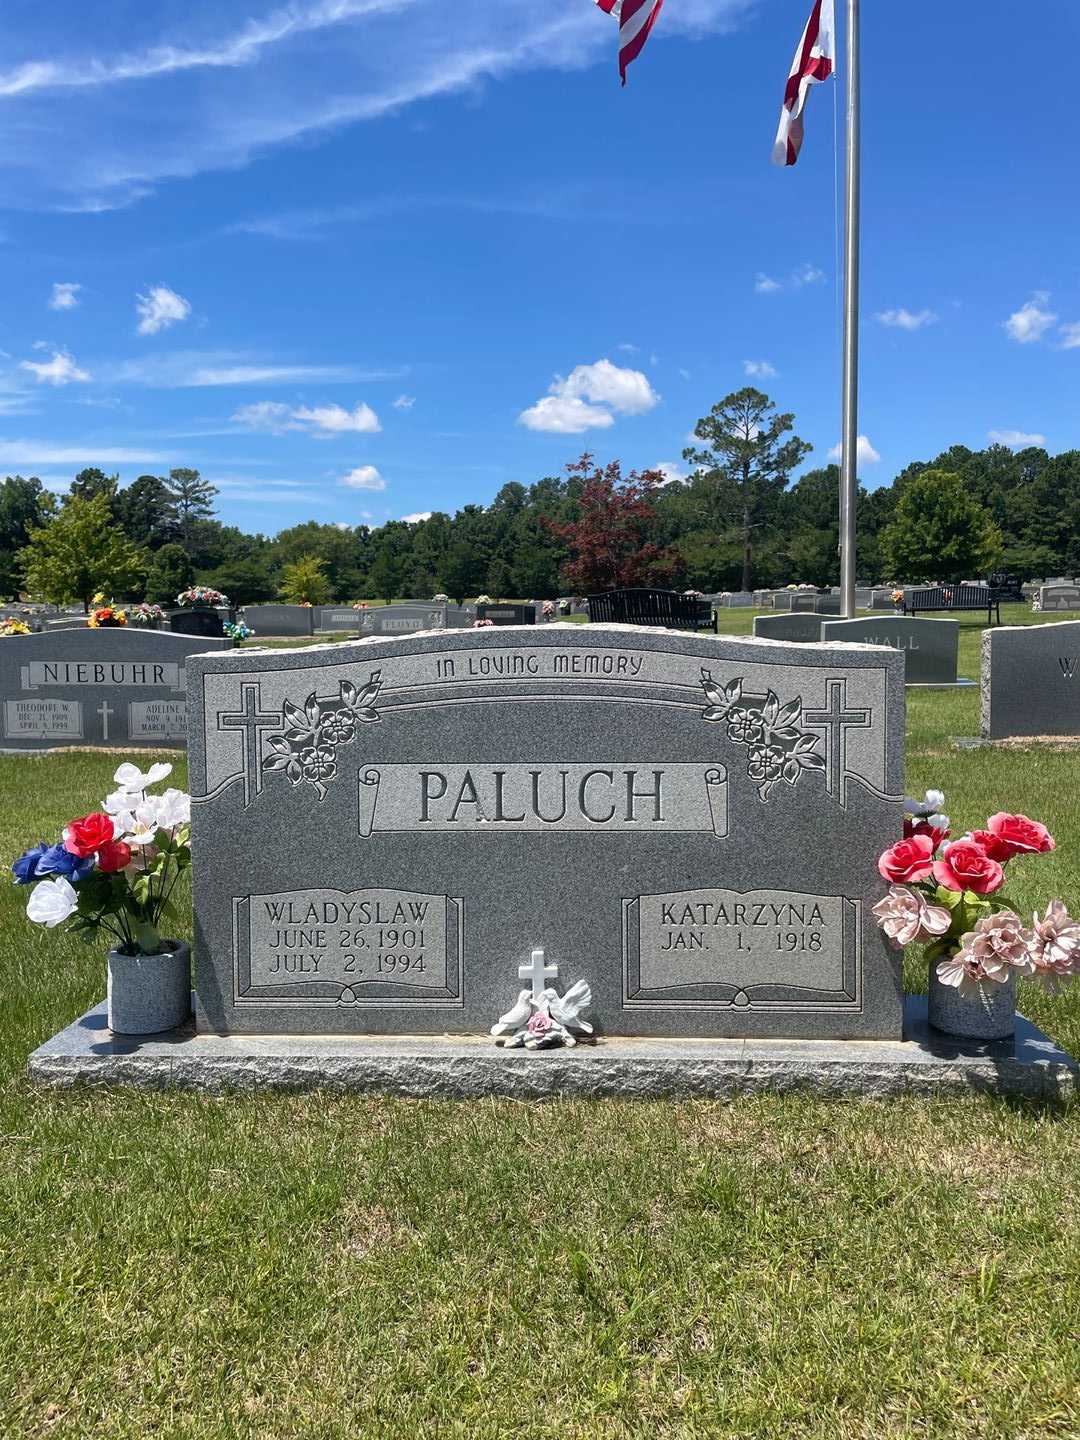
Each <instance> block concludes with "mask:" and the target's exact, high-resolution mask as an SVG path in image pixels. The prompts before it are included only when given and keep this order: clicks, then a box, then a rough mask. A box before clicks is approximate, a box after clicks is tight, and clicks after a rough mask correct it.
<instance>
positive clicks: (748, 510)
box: [0, 387, 1080, 605]
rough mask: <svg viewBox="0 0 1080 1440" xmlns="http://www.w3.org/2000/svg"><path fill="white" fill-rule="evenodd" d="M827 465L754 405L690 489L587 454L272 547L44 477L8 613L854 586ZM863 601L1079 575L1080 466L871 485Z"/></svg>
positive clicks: (996, 466) (746, 396) (950, 463)
mask: <svg viewBox="0 0 1080 1440" xmlns="http://www.w3.org/2000/svg"><path fill="white" fill-rule="evenodd" d="M810 450H811V447H810V446H809V445H808V444H807V443H806V442H805V441H804V440H802V439H800V438H799V436H798V435H797V434H796V433H795V419H794V416H793V415H791V414H788V413H783V412H779V411H777V409H776V407H775V405H774V404H773V402H772V401H771V400H770V399H769V397H768V396H766V395H764V394H763V393H762V392H761V391H759V390H756V389H753V388H752V387H747V388H745V389H742V390H739V391H736V392H733V393H732V394H730V395H727V396H725V397H724V399H723V400H721V401H719V402H718V403H717V404H716V405H714V406H713V408H712V410H711V411H710V412H709V414H708V415H706V416H703V417H702V418H701V419H700V420H699V421H698V423H697V425H696V426H695V430H694V442H693V443H692V444H690V445H688V446H687V448H686V450H685V451H684V459H685V460H686V462H687V464H688V466H689V467H691V470H690V473H689V474H688V476H687V477H686V478H684V479H677V480H670V479H666V478H665V477H664V476H662V475H660V474H659V473H657V472H653V471H644V472H641V473H638V472H631V473H630V474H628V475H624V474H623V473H622V469H621V466H620V464H619V462H618V461H617V460H612V461H609V462H606V463H603V464H601V463H598V462H597V461H596V460H595V459H594V458H593V456H591V455H589V454H586V455H583V456H581V457H580V458H579V459H577V460H574V461H573V462H571V463H570V464H568V465H567V466H566V467H565V472H564V473H563V474H562V475H557V476H556V475H551V476H545V477H544V478H542V479H539V480H536V481H534V482H533V483H531V484H524V483H521V482H519V481H509V482H508V483H507V484H505V485H504V486H503V487H502V489H501V490H500V491H499V492H498V494H497V495H496V496H495V498H494V499H493V500H492V502H491V503H490V504H489V505H477V504H469V505H465V506H463V507H462V508H461V509H459V510H458V511H456V513H454V514H453V515H450V514H448V513H445V512H442V511H436V512H434V513H433V514H432V515H431V516H430V517H429V518H428V519H425V520H421V521H404V520H393V521H389V522H388V523H387V524H385V525H381V526H378V527H377V528H371V527H369V526H367V525H357V526H354V527H349V528H341V527H339V526H337V525H330V524H323V523H320V522H318V521H315V520H308V521H305V522H304V523H302V524H299V525H293V526H290V527H288V528H287V529H285V530H282V531H281V532H280V533H279V534H278V535H276V536H273V537H270V536H266V535H263V534H249V533H247V532H246V531H244V530H241V529H240V528H238V527H237V526H234V525H225V524H223V523H222V522H221V521H220V520H219V519H217V517H216V515H215V513H214V501H215V498H216V496H217V493H218V492H217V490H216V489H215V487H214V486H213V485H212V484H211V483H209V482H208V481H206V480H204V479H203V478H202V477H201V475H200V474H199V472H198V471H197V470H192V469H174V470H170V472H169V473H168V475H162V476H159V475H141V476H139V477H138V479H136V480H135V481H133V482H132V483H131V484H130V485H128V486H126V487H123V488H121V486H120V484H119V480H118V477H117V476H115V475H108V474H106V473H105V472H104V471H102V470H100V469H97V468H89V469H85V470H82V471H80V472H79V474H78V475H76V476H75V478H74V480H73V482H72V485H71V488H70V490H69V491H68V492H67V493H66V494H65V495H63V496H62V497H59V498H58V497H55V496H53V495H52V494H50V493H49V492H47V491H46V490H45V489H44V488H43V486H42V485H41V483H40V481H39V480H38V479H36V478H34V477H29V478H24V477H22V476H20V475H15V476H9V477H8V478H7V479H6V480H5V481H4V482H3V484H2V485H0V598H5V597H7V598H13V597H14V596H16V595H18V594H19V593H26V594H29V595H31V596H32V597H34V598H40V599H47V600H51V601H54V602H56V603H69V602H72V601H83V602H84V603H88V602H89V600H90V597H91V596H92V595H93V594H94V593H96V592H97V591H99V590H102V591H105V592H107V593H108V594H110V595H111V596H113V597H115V598H118V599H120V598H132V599H142V598H147V599H150V600H153V601H157V602H158V603H162V604H168V603H171V602H172V601H173V600H174V598H175V596H176V595H177V594H178V593H179V592H180V591H181V590H183V589H184V588H186V587H187V586H188V585H190V584H192V583H196V582H198V583H200V584H207V585H212V586H213V587H214V588H215V589H218V590H221V591H223V592H224V593H225V594H227V595H228V596H229V597H230V598H231V599H232V600H233V601H234V602H235V603H236V604H241V605H245V604H254V603H257V602H259V601H265V600H271V599H274V598H284V599H288V600H293V601H295V602H299V601H304V600H307V601H310V602H311V603H312V604H323V603H326V602H327V601H330V600H357V599H380V598H385V599H390V598H394V597H402V596H430V595H433V594H436V593H438V592H445V593H446V594H448V595H450V596H452V597H454V598H455V599H461V598H463V597H465V596H470V595H476V594H479V593H487V594H490V595H492V596H495V597H500V598H504V597H509V596H517V597H521V598H525V597H531V598H534V599H548V598H554V597H556V596H558V595H565V594H568V593H572V594H589V593H595V592H597V591H599V590H604V589H609V588H612V587H616V586H623V585H650V584H662V585H673V586H676V587H678V588H694V589H698V590H703V591H716V590H733V589H751V588H754V587H759V586H760V587H768V586H781V585H786V584H789V583H792V582H808V583H811V584H815V585H821V586H825V585H833V584H836V583H837V582H838V578H839V562H838V556H837V494H838V485H839V475H838V471H837V467H836V466H835V465H825V466H821V467H817V468H812V469H809V470H806V471H804V473H803V474H802V475H800V476H799V478H798V479H797V480H794V481H793V479H792V476H793V473H794V471H795V470H796V469H798V467H799V466H800V465H801V464H802V463H803V461H804V460H805V459H806V457H807V456H808V454H809V453H810ZM856 524H857V533H858V559H857V567H856V576H857V579H858V580H859V582H860V583H863V584H872V583H875V582H878V581H890V580H894V581H908V582H919V581H935V580H937V581H950V580H959V579H967V578H976V577H978V576H981V575H984V574H986V573H987V572H988V571H989V570H991V569H994V568H1004V569H1007V570H1009V571H1013V572H1016V573H1018V574H1020V575H1021V576H1022V577H1023V578H1025V579H1030V578H1037V577H1042V576H1046V575H1051V574H1058V573H1061V574H1068V575H1072V574H1075V573H1080V451H1077V450H1070V451H1065V452H1063V453H1061V454H1059V455H1054V456H1052V455H1050V454H1048V453H1047V451H1046V450H1044V449H1042V448H1039V447H1034V446H1032V447H1029V448H1027V449H1023V450H1019V451H1013V450H1009V449H1007V448H1006V447H1004V446H1002V445H991V446H990V447H989V448H987V449H985V450H970V449H968V448H967V447H966V446H962V445H954V446H951V447H950V448H949V449H948V450H945V451H943V452H942V453H941V454H940V455H938V456H936V457H934V458H933V459H931V460H925V461H924V460H918V461H914V462H912V463H911V464H910V465H908V466H907V467H906V468H905V469H904V470H902V471H901V472H900V474H899V475H897V476H896V477H895V478H894V479H893V481H892V483H891V484H889V485H883V486H881V487H879V488H877V489H874V490H868V489H865V488H864V487H862V486H860V487H859V491H858V498H857V507H856Z"/></svg>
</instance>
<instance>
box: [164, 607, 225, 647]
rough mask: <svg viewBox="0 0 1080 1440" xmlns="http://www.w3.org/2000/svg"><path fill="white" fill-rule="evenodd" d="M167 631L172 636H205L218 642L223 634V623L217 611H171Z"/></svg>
mask: <svg viewBox="0 0 1080 1440" xmlns="http://www.w3.org/2000/svg"><path fill="white" fill-rule="evenodd" d="M169 629H170V630H171V631H172V632H173V634H174V635H205V636H208V637H209V638H210V639H212V640H220V639H221V638H222V636H223V635H224V634H225V621H224V619H223V617H222V615H221V613H220V612H219V611H217V610H209V609H206V610H204V609H201V608H199V609H194V608H191V609H182V610H172V611H170V612H169Z"/></svg>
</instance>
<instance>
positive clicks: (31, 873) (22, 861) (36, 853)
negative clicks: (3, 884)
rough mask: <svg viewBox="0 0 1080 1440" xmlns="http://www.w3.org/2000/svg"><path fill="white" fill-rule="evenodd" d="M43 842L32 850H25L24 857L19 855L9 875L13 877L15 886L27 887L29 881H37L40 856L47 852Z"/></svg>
mask: <svg viewBox="0 0 1080 1440" xmlns="http://www.w3.org/2000/svg"><path fill="white" fill-rule="evenodd" d="M48 848H49V847H48V846H47V845H46V844H45V842H44V841H42V842H41V844H40V845H35V846H34V847H33V849H32V850H27V852H26V854H25V855H20V856H19V858H18V860H16V861H15V863H14V864H13V865H12V867H11V873H12V875H14V876H15V884H16V885H29V884H30V882H31V880H36V879H37V863H38V861H39V860H40V859H41V857H42V855H44V854H45V852H46V851H47V850H48Z"/></svg>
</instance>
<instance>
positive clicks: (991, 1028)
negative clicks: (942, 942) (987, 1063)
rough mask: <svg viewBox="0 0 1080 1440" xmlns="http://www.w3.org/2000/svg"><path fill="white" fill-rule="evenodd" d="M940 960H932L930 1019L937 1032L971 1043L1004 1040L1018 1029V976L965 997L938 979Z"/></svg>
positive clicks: (990, 982) (986, 983)
mask: <svg viewBox="0 0 1080 1440" xmlns="http://www.w3.org/2000/svg"><path fill="white" fill-rule="evenodd" d="M937 967H938V961H936V960H931V961H930V983H929V989H928V994H927V1018H928V1019H929V1021H930V1024H931V1025H932V1026H933V1027H934V1029H935V1030H941V1031H943V1032H944V1033H945V1034H946V1035H960V1036H962V1037H963V1038H964V1039H967V1040H1004V1039H1007V1038H1008V1036H1010V1035H1012V1034H1013V1032H1014V1031H1015V1029H1016V973H1015V971H1013V972H1010V974H1009V978H1008V979H1007V980H1006V981H1005V982H1004V983H1003V984H1000V985H999V984H998V982H997V981H996V980H986V981H984V982H983V983H982V984H980V985H979V987H978V989H977V990H976V991H975V993H974V994H973V995H961V993H960V991H959V990H957V989H956V987H955V986H953V985H943V984H942V982H941V981H940V980H939V979H938V977H937Z"/></svg>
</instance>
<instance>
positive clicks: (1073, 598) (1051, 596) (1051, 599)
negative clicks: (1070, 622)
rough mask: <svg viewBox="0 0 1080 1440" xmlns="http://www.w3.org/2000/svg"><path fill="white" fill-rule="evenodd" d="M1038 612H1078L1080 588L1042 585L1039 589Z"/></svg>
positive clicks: (1079, 608) (1075, 586)
mask: <svg viewBox="0 0 1080 1440" xmlns="http://www.w3.org/2000/svg"><path fill="white" fill-rule="evenodd" d="M1039 609H1040V610H1048V611H1053V610H1080V586H1077V585H1043V586H1041V587H1040V589H1039Z"/></svg>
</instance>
